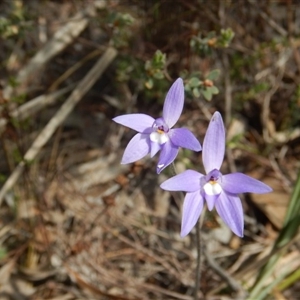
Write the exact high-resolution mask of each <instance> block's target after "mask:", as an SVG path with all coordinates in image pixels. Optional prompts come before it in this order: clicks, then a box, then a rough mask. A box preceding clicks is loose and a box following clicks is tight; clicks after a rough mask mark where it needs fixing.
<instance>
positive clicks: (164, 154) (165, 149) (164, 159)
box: [156, 141, 179, 174]
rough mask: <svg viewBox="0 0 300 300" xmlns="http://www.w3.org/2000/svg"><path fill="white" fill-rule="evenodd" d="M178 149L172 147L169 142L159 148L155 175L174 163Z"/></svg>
mask: <svg viewBox="0 0 300 300" xmlns="http://www.w3.org/2000/svg"><path fill="white" fill-rule="evenodd" d="M178 149H179V148H178V147H176V146H174V145H173V144H172V143H171V142H170V141H168V142H166V143H164V144H163V145H162V146H161V152H160V156H159V160H158V164H157V168H156V171H157V174H159V173H160V172H161V171H162V170H163V169H164V168H166V167H167V166H168V165H170V164H171V163H172V162H173V161H174V159H175V158H176V156H177V154H178Z"/></svg>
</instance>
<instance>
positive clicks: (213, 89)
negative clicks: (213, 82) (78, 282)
mask: <svg viewBox="0 0 300 300" xmlns="http://www.w3.org/2000/svg"><path fill="white" fill-rule="evenodd" d="M208 89H209V90H210V92H211V93H212V94H213V95H216V94H219V89H218V88H217V87H216V86H211V87H209V88H208Z"/></svg>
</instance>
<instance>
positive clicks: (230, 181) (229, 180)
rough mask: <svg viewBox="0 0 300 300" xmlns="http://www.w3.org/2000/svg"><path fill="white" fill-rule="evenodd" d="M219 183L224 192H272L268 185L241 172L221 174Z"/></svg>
mask: <svg viewBox="0 0 300 300" xmlns="http://www.w3.org/2000/svg"><path fill="white" fill-rule="evenodd" d="M220 184H221V185H222V188H223V189H224V190H225V191H226V192H229V193H231V194H240V193H257V194H264V193H269V192H272V189H271V188H270V187H269V186H268V185H266V184H264V183H263V182H261V181H259V180H257V179H254V178H252V177H250V176H247V175H245V174H243V173H232V174H227V175H223V176H222V181H221V182H220Z"/></svg>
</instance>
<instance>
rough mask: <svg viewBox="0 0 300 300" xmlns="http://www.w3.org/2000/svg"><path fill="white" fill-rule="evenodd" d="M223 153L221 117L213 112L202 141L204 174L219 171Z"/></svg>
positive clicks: (223, 130) (223, 135)
mask: <svg viewBox="0 0 300 300" xmlns="http://www.w3.org/2000/svg"><path fill="white" fill-rule="evenodd" d="M224 153H225V129H224V124H223V120H222V116H221V115H220V113H219V112H217V111H216V112H215V113H214V115H213V116H212V118H211V120H210V123H209V125H208V129H207V131H206V134H205V138H204V141H203V149H202V157H203V165H204V168H205V171H206V173H209V172H210V171H212V170H214V169H217V170H219V169H220V167H221V165H222V162H223V159H224Z"/></svg>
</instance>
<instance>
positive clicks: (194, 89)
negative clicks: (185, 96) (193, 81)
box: [193, 88, 200, 98]
mask: <svg viewBox="0 0 300 300" xmlns="http://www.w3.org/2000/svg"><path fill="white" fill-rule="evenodd" d="M193 95H194V96H195V98H199V97H200V91H199V89H198V88H193Z"/></svg>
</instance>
